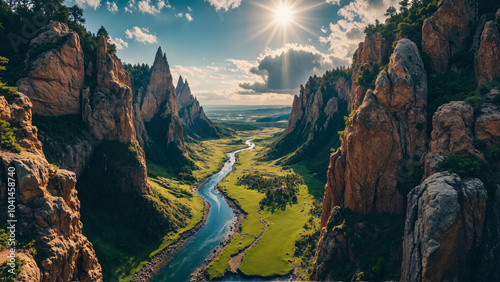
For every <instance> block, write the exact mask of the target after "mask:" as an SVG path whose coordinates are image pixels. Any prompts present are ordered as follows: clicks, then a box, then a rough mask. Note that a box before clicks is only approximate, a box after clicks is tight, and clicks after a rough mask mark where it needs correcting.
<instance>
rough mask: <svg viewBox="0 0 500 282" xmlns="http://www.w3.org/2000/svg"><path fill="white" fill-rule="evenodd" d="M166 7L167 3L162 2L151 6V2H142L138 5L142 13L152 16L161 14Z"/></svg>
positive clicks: (145, 0)
mask: <svg viewBox="0 0 500 282" xmlns="http://www.w3.org/2000/svg"><path fill="white" fill-rule="evenodd" d="M164 7H165V2H164V1H162V0H160V1H158V2H157V3H156V5H151V0H142V1H139V3H138V4H137V8H138V9H139V11H141V12H142V13H145V14H146V13H147V14H151V15H156V14H159V13H160V11H161V10H162V9H163V8H164Z"/></svg>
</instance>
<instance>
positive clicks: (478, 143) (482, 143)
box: [473, 139, 487, 151]
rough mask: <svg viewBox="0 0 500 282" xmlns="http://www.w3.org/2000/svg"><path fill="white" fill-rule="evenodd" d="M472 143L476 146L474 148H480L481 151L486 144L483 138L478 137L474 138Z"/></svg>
mask: <svg viewBox="0 0 500 282" xmlns="http://www.w3.org/2000/svg"><path fill="white" fill-rule="evenodd" d="M473 144H474V147H476V149H478V150H481V151H482V150H484V149H486V146H487V145H486V142H485V141H484V140H479V139H474V142H473Z"/></svg>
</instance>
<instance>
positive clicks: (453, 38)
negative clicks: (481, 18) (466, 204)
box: [422, 0, 477, 73]
mask: <svg viewBox="0 0 500 282" xmlns="http://www.w3.org/2000/svg"><path fill="white" fill-rule="evenodd" d="M476 11H477V3H476V1H473V0H458V1H454V0H440V1H439V2H438V10H437V11H436V12H435V13H434V14H433V15H432V16H431V17H429V18H427V19H426V20H425V21H424V24H423V26H422V49H423V51H424V52H425V53H426V54H427V55H428V56H429V57H430V67H431V69H432V70H433V71H434V72H436V73H441V72H443V71H445V70H446V69H447V68H448V66H449V64H450V59H451V57H452V56H453V55H455V54H457V53H458V52H460V51H465V49H466V41H467V38H468V37H469V35H470V34H471V33H472V32H473V30H474V26H475V23H476V21H477V19H476Z"/></svg>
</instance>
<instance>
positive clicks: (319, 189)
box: [292, 163, 326, 199]
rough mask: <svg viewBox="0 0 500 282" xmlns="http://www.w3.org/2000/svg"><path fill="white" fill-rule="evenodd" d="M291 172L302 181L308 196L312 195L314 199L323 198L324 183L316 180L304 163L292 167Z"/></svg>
mask: <svg viewBox="0 0 500 282" xmlns="http://www.w3.org/2000/svg"><path fill="white" fill-rule="evenodd" d="M292 170H293V172H295V173H296V174H298V175H300V176H301V177H302V179H304V182H305V184H306V186H307V189H308V191H309V194H311V195H313V196H314V197H315V198H316V199H321V198H323V195H324V194H325V184H326V183H325V182H323V181H321V180H319V179H318V178H316V176H315V175H314V174H312V173H311V171H310V170H309V169H308V168H307V167H306V165H305V164H304V163H300V164H296V165H294V166H292Z"/></svg>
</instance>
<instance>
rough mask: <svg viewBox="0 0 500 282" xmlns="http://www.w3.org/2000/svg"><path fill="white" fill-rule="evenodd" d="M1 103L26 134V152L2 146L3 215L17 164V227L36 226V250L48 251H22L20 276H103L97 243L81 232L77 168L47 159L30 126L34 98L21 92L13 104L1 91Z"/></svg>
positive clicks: (0, 195) (3, 112) (95, 278)
mask: <svg viewBox="0 0 500 282" xmlns="http://www.w3.org/2000/svg"><path fill="white" fill-rule="evenodd" d="M0 105H1V106H0V107H1V111H0V115H1V117H0V118H1V119H3V120H6V121H8V122H11V123H12V124H14V122H13V121H14V119H15V120H17V122H18V123H17V124H16V127H18V130H20V131H21V134H23V135H25V136H27V137H25V139H23V140H21V141H19V142H18V143H19V144H20V145H21V147H22V148H23V152H21V153H12V152H6V151H0V164H1V166H0V200H1V203H0V206H1V207H2V217H4V216H6V215H5V213H6V211H7V207H6V206H5V205H6V203H7V198H6V197H7V187H8V185H7V183H6V182H5V181H6V179H7V172H9V168H14V171H15V175H14V177H13V178H14V179H15V180H16V183H17V185H16V190H17V191H16V206H17V213H16V219H17V223H16V230H19V231H21V230H24V231H26V232H28V231H29V232H32V233H33V235H34V239H35V241H36V242H37V244H36V245H35V246H36V247H37V248H38V250H37V251H38V252H39V253H46V254H47V257H46V258H44V259H43V260H42V261H38V264H36V263H34V261H33V258H32V257H31V256H30V255H24V254H22V255H21V256H20V257H21V258H25V259H26V261H27V265H26V266H24V267H23V270H22V272H21V274H20V277H25V278H26V280H25V281H56V280H59V279H61V280H62V281H73V280H76V281H101V280H102V274H101V266H100V265H99V263H98V262H97V258H96V256H95V252H94V249H93V246H92V244H91V243H90V242H89V241H88V240H87V238H86V237H85V236H83V235H82V222H81V221H80V202H79V200H78V198H77V194H78V192H77V191H76V189H75V183H76V177H75V174H74V173H73V172H69V171H66V170H62V169H56V168H54V167H53V166H51V165H49V163H48V162H47V160H46V159H45V157H44V155H43V153H42V152H41V143H40V142H39V141H38V139H37V130H36V127H33V126H31V103H30V102H29V99H28V98H27V97H26V96H24V95H22V94H20V95H19V97H15V98H14V100H13V102H12V103H11V104H8V103H5V99H4V97H0ZM11 170H12V169H11ZM9 177H12V176H9ZM33 279H35V280H33Z"/></svg>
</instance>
